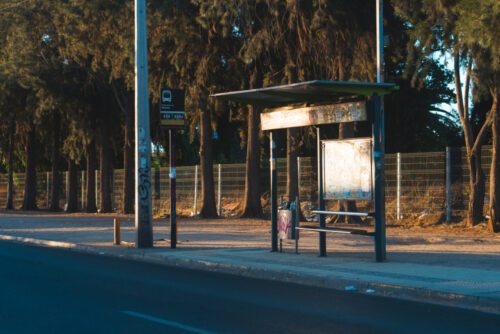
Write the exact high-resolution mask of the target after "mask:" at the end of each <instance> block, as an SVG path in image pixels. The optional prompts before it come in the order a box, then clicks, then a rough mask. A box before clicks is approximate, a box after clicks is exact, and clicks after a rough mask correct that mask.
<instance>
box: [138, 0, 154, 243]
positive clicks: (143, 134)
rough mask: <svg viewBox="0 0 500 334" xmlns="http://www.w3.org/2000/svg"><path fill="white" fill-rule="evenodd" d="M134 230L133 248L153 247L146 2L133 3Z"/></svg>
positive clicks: (141, 0) (140, 0) (143, 0)
mask: <svg viewBox="0 0 500 334" xmlns="http://www.w3.org/2000/svg"><path fill="white" fill-rule="evenodd" d="M134 192H135V230H136V243H135V245H136V247H137V248H148V247H153V225H152V208H151V138H150V134H149V94H148V48H147V34H146V0H135V191H134Z"/></svg>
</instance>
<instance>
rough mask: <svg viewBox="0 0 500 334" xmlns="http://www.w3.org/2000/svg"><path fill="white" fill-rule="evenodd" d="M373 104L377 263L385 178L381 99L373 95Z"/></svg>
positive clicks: (381, 251)
mask: <svg viewBox="0 0 500 334" xmlns="http://www.w3.org/2000/svg"><path fill="white" fill-rule="evenodd" d="M372 102H373V113H374V115H373V116H374V117H373V141H374V145H373V146H374V147H373V151H374V152H373V157H374V161H375V182H374V188H375V256H376V260H377V262H383V261H385V259H386V242H385V188H384V185H385V177H384V173H385V171H384V154H385V152H384V111H383V109H382V105H381V97H380V96H378V95H374V96H373V98H372Z"/></svg>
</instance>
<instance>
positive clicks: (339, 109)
mask: <svg viewBox="0 0 500 334" xmlns="http://www.w3.org/2000/svg"><path fill="white" fill-rule="evenodd" d="M260 120H261V122H262V130H264V131H266V130H274V129H286V128H294V127H301V126H310V125H320V124H332V123H344V122H357V121H366V120H367V113H366V102H365V101H356V102H344V103H336V104H326V105H317V106H310V107H299V108H297V107H295V108H293V107H292V108H290V107H285V108H280V109H276V110H274V111H271V112H266V113H262V114H261V115H260Z"/></svg>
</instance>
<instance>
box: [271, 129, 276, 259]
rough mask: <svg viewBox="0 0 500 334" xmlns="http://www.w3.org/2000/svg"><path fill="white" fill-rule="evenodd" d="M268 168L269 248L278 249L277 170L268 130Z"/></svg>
mask: <svg viewBox="0 0 500 334" xmlns="http://www.w3.org/2000/svg"><path fill="white" fill-rule="evenodd" d="M269 169H270V172H271V175H270V176H271V180H270V184H271V238H272V240H271V248H272V251H273V252H277V251H278V189H277V186H278V182H277V179H278V170H277V169H276V143H275V141H274V137H273V132H272V131H270V132H269Z"/></svg>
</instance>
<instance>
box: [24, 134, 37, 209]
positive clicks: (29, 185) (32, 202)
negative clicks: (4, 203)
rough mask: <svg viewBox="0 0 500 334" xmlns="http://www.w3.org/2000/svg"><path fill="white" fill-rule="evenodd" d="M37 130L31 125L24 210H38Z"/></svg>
mask: <svg viewBox="0 0 500 334" xmlns="http://www.w3.org/2000/svg"><path fill="white" fill-rule="evenodd" d="M36 145H37V143H36V130H35V125H31V129H30V130H29V132H28V144H27V145H26V173H25V175H26V178H25V183H24V199H23V206H22V209H23V210H37V209H38V207H37V205H36V151H37V149H36Z"/></svg>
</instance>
